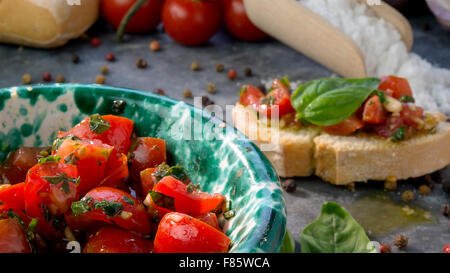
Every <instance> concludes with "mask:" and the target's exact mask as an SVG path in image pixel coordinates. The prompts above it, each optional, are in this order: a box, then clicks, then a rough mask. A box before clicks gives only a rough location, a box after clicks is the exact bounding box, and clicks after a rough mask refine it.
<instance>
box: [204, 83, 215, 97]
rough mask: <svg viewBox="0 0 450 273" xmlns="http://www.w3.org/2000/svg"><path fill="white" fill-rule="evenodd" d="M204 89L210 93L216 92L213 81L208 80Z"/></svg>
mask: <svg viewBox="0 0 450 273" xmlns="http://www.w3.org/2000/svg"><path fill="white" fill-rule="evenodd" d="M206 91H207V92H208V93H210V94H214V93H216V85H215V84H214V83H212V82H209V83H208V84H207V85H206Z"/></svg>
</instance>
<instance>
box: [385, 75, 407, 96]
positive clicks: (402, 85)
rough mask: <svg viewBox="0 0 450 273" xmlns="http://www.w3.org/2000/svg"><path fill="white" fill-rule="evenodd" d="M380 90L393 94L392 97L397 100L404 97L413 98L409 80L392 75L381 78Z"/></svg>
mask: <svg viewBox="0 0 450 273" xmlns="http://www.w3.org/2000/svg"><path fill="white" fill-rule="evenodd" d="M378 89H379V90H383V91H386V92H388V93H392V95H391V96H392V97H394V98H396V99H400V98H401V97H402V96H410V97H412V96H413V93H412V90H411V86H410V85H409V82H408V80H407V79H405V78H399V77H396V76H392V75H390V76H384V77H381V82H380V86H378Z"/></svg>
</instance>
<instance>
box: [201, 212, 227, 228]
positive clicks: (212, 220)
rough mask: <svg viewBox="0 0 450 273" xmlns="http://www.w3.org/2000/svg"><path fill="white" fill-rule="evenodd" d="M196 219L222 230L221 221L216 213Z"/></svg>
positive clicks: (209, 213)
mask: <svg viewBox="0 0 450 273" xmlns="http://www.w3.org/2000/svg"><path fill="white" fill-rule="evenodd" d="M195 218H197V219H198V220H200V221H202V222H205V223H207V224H208V225H210V226H212V227H213V228H215V229H217V230H220V227H219V221H218V220H217V215H216V214H215V213H214V212H208V213H206V214H203V215H199V216H196V217H195ZM220 231H221V230H220Z"/></svg>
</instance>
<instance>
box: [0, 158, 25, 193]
mask: <svg viewBox="0 0 450 273" xmlns="http://www.w3.org/2000/svg"><path fill="white" fill-rule="evenodd" d="M14 155H15V153H10V154H9V155H8V157H7V158H6V159H5V161H3V162H2V164H0V181H2V183H3V184H11V185H14V184H17V183H20V182H23V181H25V176H26V175H27V172H26V171H24V170H22V169H21V168H19V167H17V166H14V165H13V161H14Z"/></svg>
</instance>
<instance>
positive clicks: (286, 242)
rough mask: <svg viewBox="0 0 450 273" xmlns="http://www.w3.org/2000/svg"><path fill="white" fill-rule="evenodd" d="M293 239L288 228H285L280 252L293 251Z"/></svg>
mask: <svg viewBox="0 0 450 273" xmlns="http://www.w3.org/2000/svg"><path fill="white" fill-rule="evenodd" d="M294 249H295V241H294V239H293V238H292V236H291V233H290V232H289V230H287V229H286V233H285V234H284V238H283V243H282V244H281V249H280V253H294Z"/></svg>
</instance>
